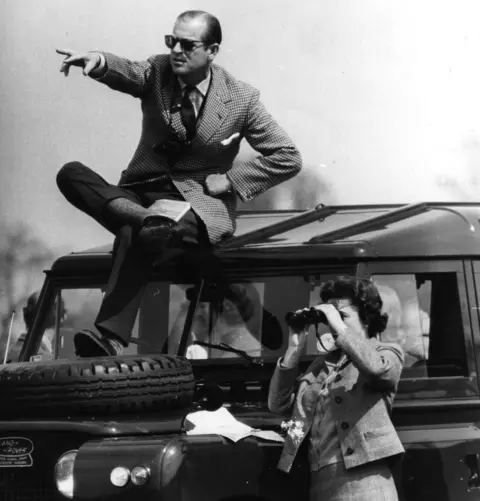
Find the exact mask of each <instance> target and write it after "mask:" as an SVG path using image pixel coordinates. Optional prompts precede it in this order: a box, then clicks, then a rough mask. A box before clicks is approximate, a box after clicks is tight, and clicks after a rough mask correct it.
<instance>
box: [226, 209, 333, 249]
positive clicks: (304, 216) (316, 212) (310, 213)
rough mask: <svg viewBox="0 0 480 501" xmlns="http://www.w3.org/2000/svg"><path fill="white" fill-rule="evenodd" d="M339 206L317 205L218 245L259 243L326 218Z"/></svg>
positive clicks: (238, 245) (235, 246) (230, 247)
mask: <svg viewBox="0 0 480 501" xmlns="http://www.w3.org/2000/svg"><path fill="white" fill-rule="evenodd" d="M338 209H339V208H338V207H328V206H325V205H323V204H319V205H317V206H316V207H315V208H314V209H310V210H307V211H305V212H302V213H300V214H298V215H296V216H293V217H290V218H288V219H286V220H285V221H280V222H278V223H274V224H271V225H270V226H267V227H265V228H259V229H258V230H253V231H250V232H248V233H245V234H243V235H239V236H238V237H232V238H230V239H228V240H226V241H225V242H223V243H221V244H219V245H218V248H219V249H222V250H225V249H232V248H238V247H243V246H244V245H248V244H251V243H257V242H260V241H262V240H266V239H267V238H270V237H273V236H275V235H280V234H281V233H285V232H286V231H289V230H292V229H294V228H298V227H299V226H303V225H304V224H308V223H312V222H314V221H318V220H321V219H324V218H326V217H328V216H330V215H332V214H334V213H335V212H337V211H338Z"/></svg>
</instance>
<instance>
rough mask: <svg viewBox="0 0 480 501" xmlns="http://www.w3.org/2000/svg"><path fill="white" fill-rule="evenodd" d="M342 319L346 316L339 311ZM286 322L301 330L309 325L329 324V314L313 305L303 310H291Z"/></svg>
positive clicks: (286, 316)
mask: <svg viewBox="0 0 480 501" xmlns="http://www.w3.org/2000/svg"><path fill="white" fill-rule="evenodd" d="M339 313H340V317H341V318H342V320H343V319H344V318H345V314H344V313H343V312H341V311H340V312H339ZM285 322H287V325H288V326H289V327H291V328H292V329H294V330H301V329H303V328H305V327H306V326H307V325H315V324H328V321H327V316H326V315H325V313H323V311H321V310H317V309H316V308H314V307H313V306H312V307H311V308H308V309H305V310H301V311H297V312H295V311H289V312H288V313H287V314H286V315H285Z"/></svg>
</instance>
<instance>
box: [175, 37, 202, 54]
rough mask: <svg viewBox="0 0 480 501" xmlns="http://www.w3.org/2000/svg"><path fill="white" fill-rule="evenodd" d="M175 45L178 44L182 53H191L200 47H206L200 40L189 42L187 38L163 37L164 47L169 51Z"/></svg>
mask: <svg viewBox="0 0 480 501" xmlns="http://www.w3.org/2000/svg"><path fill="white" fill-rule="evenodd" d="M177 43H179V44H180V48H181V49H182V51H183V52H192V50H194V49H196V48H197V47H200V46H201V45H207V42H203V41H202V40H190V39H188V38H177V37H174V36H173V35H165V45H166V46H167V47H168V48H169V49H173V48H174V47H175V45H177Z"/></svg>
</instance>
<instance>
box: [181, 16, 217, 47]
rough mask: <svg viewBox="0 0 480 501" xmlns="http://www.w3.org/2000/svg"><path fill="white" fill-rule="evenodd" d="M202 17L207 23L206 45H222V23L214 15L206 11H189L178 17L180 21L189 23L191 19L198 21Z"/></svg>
mask: <svg viewBox="0 0 480 501" xmlns="http://www.w3.org/2000/svg"><path fill="white" fill-rule="evenodd" d="M197 17H201V18H203V19H204V20H205V22H206V23H207V31H206V33H205V36H204V39H203V41H204V42H206V43H218V44H219V45H220V44H221V43H222V28H221V26H220V21H219V20H218V19H217V18H216V17H215V16H214V15H213V14H210V13H208V12H205V11H204V10H187V11H185V12H182V13H181V14H180V15H179V16H178V18H177V19H178V20H182V21H188V20H189V19H196V18H197Z"/></svg>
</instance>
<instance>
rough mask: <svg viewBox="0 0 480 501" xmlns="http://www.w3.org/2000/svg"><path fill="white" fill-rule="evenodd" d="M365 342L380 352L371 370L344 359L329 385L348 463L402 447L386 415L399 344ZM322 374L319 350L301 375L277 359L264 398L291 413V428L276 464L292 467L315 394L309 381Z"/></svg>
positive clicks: (396, 377)
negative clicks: (267, 396) (316, 356)
mask: <svg viewBox="0 0 480 501" xmlns="http://www.w3.org/2000/svg"><path fill="white" fill-rule="evenodd" d="M367 342H368V343H370V344H371V345H372V346H373V347H374V348H375V349H376V351H377V352H378V353H379V354H380V355H381V357H379V360H381V362H380V364H381V366H380V367H377V368H376V371H375V372H376V373H375V375H372V374H370V375H366V374H364V373H362V372H360V371H359V370H358V368H357V367H355V365H354V364H353V363H352V362H349V361H347V363H346V364H344V365H343V368H341V369H340V371H339V373H338V376H337V377H336V378H335V379H334V381H333V382H332V385H331V395H332V398H331V402H332V404H331V405H333V409H332V410H333V416H334V419H335V423H336V429H337V434H338V437H339V440H340V446H341V450H342V455H343V460H344V464H345V468H346V469H349V468H352V467H354V466H358V465H361V464H364V463H368V462H370V461H375V460H377V459H381V458H385V457H389V456H393V455H396V454H399V453H402V452H404V449H403V446H402V444H401V442H400V439H399V438H398V435H397V433H396V431H395V428H394V426H393V424H392V422H391V420H390V416H389V414H390V412H391V409H392V402H393V398H394V396H395V392H396V388H397V385H398V381H399V379H400V374H401V371H402V366H403V353H402V350H401V348H400V347H399V346H398V345H395V344H390V343H381V342H379V341H378V340H377V339H375V338H371V339H369V340H368V341H367ZM326 376H327V374H326V370H325V357H322V356H321V357H319V358H317V359H316V360H315V361H314V362H313V363H312V365H311V366H310V367H309V369H308V370H307V372H306V373H305V374H303V375H301V376H300V377H298V368H296V367H295V368H291V369H286V368H282V367H281V366H280V364H277V368H276V369H275V372H274V375H273V378H272V381H271V383H270V392H269V401H268V404H269V408H270V410H272V411H273V412H276V413H278V414H285V415H290V414H291V421H292V426H291V427H290V430H291V432H290V433H287V436H286V439H285V446H284V448H283V452H282V455H281V457H280V462H279V464H278V468H279V469H281V470H283V471H285V472H288V471H290V468H291V467H292V463H293V460H294V459H295V456H296V454H297V452H298V449H299V447H300V445H301V444H302V442H303V440H304V439H305V438H306V437H307V436H308V434H309V431H310V427H311V425H312V421H313V416H314V412H315V408H316V405H317V400H316V399H315V398H312V397H313V395H312V394H311V392H309V391H308V389H309V386H310V385H311V384H312V383H314V382H316V381H318V382H321V381H322V380H324V379H325V378H326ZM292 410H293V412H292Z"/></svg>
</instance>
